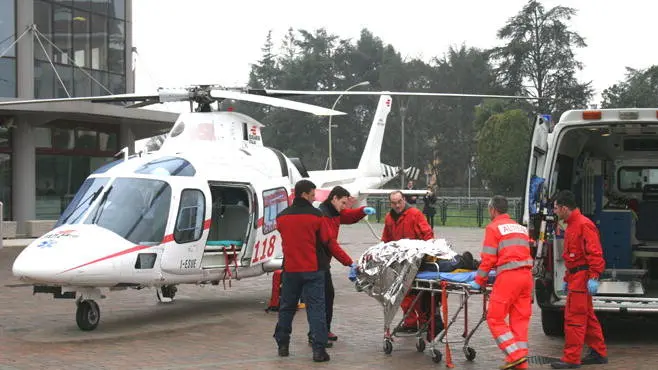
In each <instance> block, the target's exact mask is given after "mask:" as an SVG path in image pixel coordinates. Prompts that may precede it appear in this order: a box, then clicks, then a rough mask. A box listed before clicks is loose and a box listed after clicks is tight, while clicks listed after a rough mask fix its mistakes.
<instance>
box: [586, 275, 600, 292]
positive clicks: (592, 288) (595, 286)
mask: <svg viewBox="0 0 658 370" xmlns="http://www.w3.org/2000/svg"><path fill="white" fill-rule="evenodd" d="M587 290H589V294H591V295H595V294H596V292H597V291H598V290H599V281H598V280H594V279H589V281H588V282H587Z"/></svg>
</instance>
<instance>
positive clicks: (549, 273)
mask: <svg viewBox="0 0 658 370" xmlns="http://www.w3.org/2000/svg"><path fill="white" fill-rule="evenodd" d="M564 189H568V190H571V191H573V192H574V193H575V194H576V199H577V203H578V205H579V207H580V209H581V211H582V213H583V214H584V215H586V216H588V217H589V218H590V219H592V220H593V221H594V223H595V224H596V225H597V226H598V228H599V232H600V235H601V242H602V247H603V253H604V258H605V261H606V270H605V272H604V274H603V275H602V276H601V278H600V282H601V285H600V287H599V291H598V294H597V295H595V296H594V297H593V299H594V309H595V311H596V312H597V314H599V313H610V314H617V315H618V314H622V315H624V314H628V315H638V314H652V313H658V264H657V263H656V262H658V108H655V109H644V108H643V109H639V108H628V109H594V110H570V111H567V112H565V113H564V114H563V115H562V116H561V117H560V120H559V122H558V123H557V124H555V125H553V124H551V122H550V119H547V117H545V116H538V117H537V119H536V121H535V128H534V133H533V137H532V144H531V152H530V158H529V163H528V179H527V183H526V193H525V202H524V203H525V204H524V213H523V223H524V224H525V225H527V226H528V230H529V232H530V237H531V238H532V239H533V240H535V243H534V245H535V247H534V248H533V253H535V256H536V259H535V268H534V269H533V271H534V273H535V279H536V280H535V298H536V302H537V304H538V305H539V307H540V308H541V319H542V326H543V330H544V333H545V334H546V335H563V333H564V321H563V317H564V316H563V315H564V306H565V303H566V294H565V292H564V291H562V282H563V277H564V274H565V266H564V261H563V260H562V248H563V241H564V239H563V236H564V226H565V225H564V223H563V222H562V221H558V220H557V216H553V213H552V210H551V208H552V200H551V197H553V196H554V195H555V194H556V193H557V192H558V191H560V190H564Z"/></svg>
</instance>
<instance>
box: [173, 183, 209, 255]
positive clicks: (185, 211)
mask: <svg viewBox="0 0 658 370" xmlns="http://www.w3.org/2000/svg"><path fill="white" fill-rule="evenodd" d="M205 212H206V197H205V196H204V195H203V193H202V192H201V191H200V190H196V189H185V190H183V192H182V193H181V198H180V208H179V210H178V218H177V219H176V229H174V240H175V241H176V243H178V244H183V243H190V242H194V241H197V240H199V239H200V238H201V233H202V232H203V219H204V214H205Z"/></svg>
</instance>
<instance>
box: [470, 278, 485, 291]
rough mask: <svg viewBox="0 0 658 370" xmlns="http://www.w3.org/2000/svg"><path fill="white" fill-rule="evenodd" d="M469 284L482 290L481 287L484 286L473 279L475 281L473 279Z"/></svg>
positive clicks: (472, 287)
mask: <svg viewBox="0 0 658 370" xmlns="http://www.w3.org/2000/svg"><path fill="white" fill-rule="evenodd" d="M468 285H470V287H471V289H473V290H480V289H481V288H482V287H481V286H480V284H478V283H476V282H475V280H473V281H471V282H470V283H468Z"/></svg>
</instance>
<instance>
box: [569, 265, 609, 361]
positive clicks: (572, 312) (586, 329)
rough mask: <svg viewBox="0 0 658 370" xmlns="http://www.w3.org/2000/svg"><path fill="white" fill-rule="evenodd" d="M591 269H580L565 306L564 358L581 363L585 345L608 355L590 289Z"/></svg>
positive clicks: (573, 280)
mask: <svg viewBox="0 0 658 370" xmlns="http://www.w3.org/2000/svg"><path fill="white" fill-rule="evenodd" d="M588 280H589V278H588V274H587V271H578V272H576V273H574V274H571V275H570V276H569V281H568V282H567V284H568V286H567V289H568V293H567V305H566V307H565V309H564V356H562V361H564V362H569V363H572V364H580V356H581V353H582V351H583V344H587V345H588V346H589V347H590V348H592V349H593V350H595V351H596V352H597V353H598V354H599V355H601V356H604V357H606V356H608V350H607V349H606V346H605V341H604V339H603V330H601V324H599V320H598V319H597V318H596V315H595V314H594V307H593V305H592V296H591V295H590V294H589V292H588V291H587V281H588Z"/></svg>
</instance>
